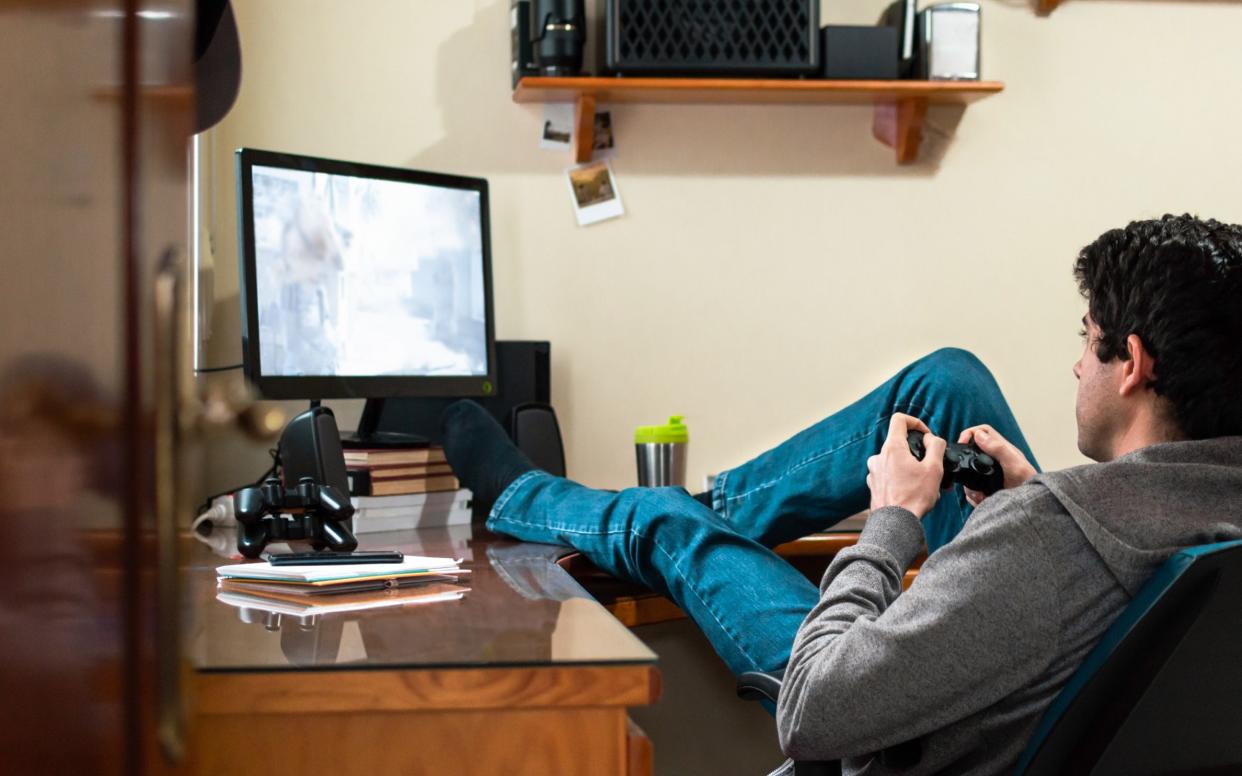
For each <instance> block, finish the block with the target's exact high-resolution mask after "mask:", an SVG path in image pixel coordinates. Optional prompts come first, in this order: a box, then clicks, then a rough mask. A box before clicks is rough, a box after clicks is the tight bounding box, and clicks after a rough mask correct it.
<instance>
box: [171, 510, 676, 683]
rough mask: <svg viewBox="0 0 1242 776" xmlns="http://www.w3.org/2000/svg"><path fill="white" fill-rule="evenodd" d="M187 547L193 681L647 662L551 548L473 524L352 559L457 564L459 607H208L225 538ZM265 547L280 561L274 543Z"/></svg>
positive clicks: (362, 543) (372, 542)
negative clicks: (196, 676)
mask: <svg viewBox="0 0 1242 776" xmlns="http://www.w3.org/2000/svg"><path fill="white" fill-rule="evenodd" d="M207 538H208V540H210V541H212V542H213V543H214V544H215V546H216V547H218V548H219V551H220V553H221V554H216V552H213V550H212V549H211V548H209V547H208V546H207V545H206V544H204V543H203V542H198V541H192V542H191V543H192V545H193V547H194V549H192V550H191V551H190V555H189V563H190V568H189V570H188V579H187V584H188V588H189V594H190V596H191V600H192V601H193V606H194V607H195V612H194V617H193V618H192V621H193V625H192V626H191V629H190V632H189V634H188V636H187V640H188V644H187V648H188V651H189V655H190V658H191V660H192V662H193V664H194V666H195V668H196V669H197V670H198V671H200V672H236V671H272V670H282V669H285V670H290V671H305V670H349V669H361V670H367V669H369V670H377V669H432V668H484V667H489V668H490V667H498V666H526V667H529V666H560V665H582V664H588V665H609V664H651V663H654V662H655V660H656V655H655V653H653V652H652V651H651V650H650V649H648V648H647V647H646V646H645V645H644V644H643V643H642V642H641V641H639V640H638V638H637V637H635V636H634V634H632V633H631V632H630V631H629V629H628V628H626V627H625V626H624V625H622V624H621V623H620V622H618V621H617V620H616V619H615V618H614V617H613V616H612V615H611V614H610V613H609V612H608V610H607V609H605V608H604V607H603V606H602V605H600V604H599V603H598V602H597V601H595V599H593V598H591V596H590V595H589V594H588V593H587V592H586V590H584V589H583V588H582V587H581V586H580V585H579V584H578V583H577V582H576V581H575V580H574V579H573V578H572V577H571V576H570V575H569V573H568V572H566V571H565V570H564V569H563V568H561V567H560V566H559V565H557V563H556V561H557V560H558V559H559V558H561V557H564V556H565V555H567V554H569V552H570V551H569V550H567V549H565V548H563V547H551V546H547V545H539V544H523V543H520V542H515V541H512V540H508V539H505V538H502V537H499V536H496V535H495V534H491V533H488V532H487V531H486V530H485V529H484V528H483V527H482V526H481V525H475V526H468V525H467V526H451V527H448V528H435V529H419V530H410V531H397V532H390V533H375V534H363V535H361V536H359V537H358V540H359V548H360V549H395V550H401V551H402V552H404V553H406V554H407V555H426V556H433V557H452V558H462V559H463V560H464V562H463V563H462V567H463V568H467V569H470V573H469V574H468V575H465V576H464V577H463V578H462V584H463V587H468V588H469V592H467V593H466V594H465V595H464V596H463V597H462V598H461V599H460V600H457V601H441V602H437V603H427V604H418V605H413V606H396V607H386V608H381V609H371V610H364V611H356V612H344V613H335V614H321V615H310V616H299V615H291V614H279V613H276V612H273V611H268V610H264V609H260V608H257V607H255V608H250V607H247V608H239V607H237V606H233V605H231V604H228V603H224V602H222V601H219V600H217V599H216V593H217V590H216V572H215V569H216V567H217V566H221V565H224V564H228V563H235V562H237V561H236V560H234V559H232V558H230V557H228V556H227V555H226V554H227V553H229V552H235V545H234V544H233V540H234V535H233V534H232V533H231V532H221V531H218V530H217V532H216V533H215V534H214V535H213V536H211V537H207ZM272 549H273V550H276V551H281V550H283V549H284V548H283V547H282V546H280V545H272Z"/></svg>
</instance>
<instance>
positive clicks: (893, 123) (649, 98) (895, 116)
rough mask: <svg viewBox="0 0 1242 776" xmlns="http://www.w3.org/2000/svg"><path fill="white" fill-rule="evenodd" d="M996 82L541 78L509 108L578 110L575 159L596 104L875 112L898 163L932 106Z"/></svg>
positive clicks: (979, 94) (967, 99)
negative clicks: (562, 105) (547, 105)
mask: <svg viewBox="0 0 1242 776" xmlns="http://www.w3.org/2000/svg"><path fill="white" fill-rule="evenodd" d="M1004 88H1005V85H1004V84H1002V83H1000V82H997V81H814V80H805V81H804V80H797V79H780V80H775V79H774V80H761V79H751V78H543V77H527V78H523V79H522V80H521V81H519V82H518V85H517V88H516V89H514V91H513V101H514V102H519V103H538V102H572V103H575V104H576V106H577V107H576V112H575V114H574V115H575V129H576V132H575V135H574V158H575V159H576V160H577V161H578V162H587V161H590V159H591V146H592V145H593V141H594V134H595V133H594V119H595V106H596V105H597V104H598V103H602V102H608V103H627V102H628V103H668V104H680V105H724V104H730V105H732V104H740V105H859V104H863V105H868V104H869V105H875V107H876V115H875V121H874V123H873V125H872V132H873V134H874V135H875V136H876V138H877V139H879V140H880V141H881V142H883V143H884V144H886V145H889V146H891V147H893V148H894V149H895V150H896V152H897V161H898V162H899V163H901V164H907V163H909V162H913V161H914V160H915V159H916V158H917V157H918V150H919V143H920V141H921V140H922V129H923V116H924V115H925V114H926V113H927V106H928V105H929V104H941V103H949V104H956V105H964V104H967V103H971V102H974V101H975V100H980V99H983V98H984V97H987V96H989V95H992V94H996V93H998V92H1000V91H1002V90H1003V89H1004Z"/></svg>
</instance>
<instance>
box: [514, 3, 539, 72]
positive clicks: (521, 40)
mask: <svg viewBox="0 0 1242 776" xmlns="http://www.w3.org/2000/svg"><path fill="white" fill-rule="evenodd" d="M509 47H510V49H511V52H512V53H511V60H510V70H511V71H512V73H511V74H512V76H513V87H514V88H515V89H516V88H517V85H518V81H520V80H522V79H523V78H525V77H526V76H528V75H539V68H538V67H536V66H535V54H534V50H533V49H532V47H531V45H530V0H510V2H509Z"/></svg>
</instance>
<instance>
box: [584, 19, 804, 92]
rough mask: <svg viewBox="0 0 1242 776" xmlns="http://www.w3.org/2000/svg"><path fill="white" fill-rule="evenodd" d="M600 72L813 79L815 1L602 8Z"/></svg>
mask: <svg viewBox="0 0 1242 776" xmlns="http://www.w3.org/2000/svg"><path fill="white" fill-rule="evenodd" d="M604 14H605V25H604V26H605V38H606V42H605V49H606V54H605V58H604V61H605V66H606V68H607V69H608V70H609V71H611V72H613V73H620V74H622V75H636V76H640V75H661V76H676V75H680V76H703V77H712V76H715V77H722V78H728V77H743V76H762V77H769V78H771V77H780V76H806V77H810V78H814V77H815V76H816V74H817V73H818V72H819V69H820V66H819V0H764V1H763V2H738V1H737V0H728V2H726V1H725V0H604Z"/></svg>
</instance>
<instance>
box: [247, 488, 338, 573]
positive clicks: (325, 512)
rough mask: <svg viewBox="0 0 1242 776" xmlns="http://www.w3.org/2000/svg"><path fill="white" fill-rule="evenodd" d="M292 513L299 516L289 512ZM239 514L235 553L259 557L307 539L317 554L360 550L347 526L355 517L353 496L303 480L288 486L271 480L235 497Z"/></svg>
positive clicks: (248, 556)
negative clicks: (280, 544) (277, 544)
mask: <svg viewBox="0 0 1242 776" xmlns="http://www.w3.org/2000/svg"><path fill="white" fill-rule="evenodd" d="M289 510H296V513H294V514H289V513H288V511H289ZM233 512H234V513H235V514H236V515H237V522H238V526H237V551H238V552H240V553H241V554H242V555H243V556H245V557H247V558H257V557H259V553H261V552H263V548H264V547H265V546H266V545H267V543H268V542H271V541H286V540H291V539H305V540H308V541H310V543H311V546H312V547H314V548H315V549H316V550H322V549H324V548H325V547H331V548H332V549H334V550H341V551H344V552H349V551H351V550H354V549H356V548H357V547H358V540H357V539H355V538H354V535H353V533H352V532H350V530H349V527H348V526H347V522H348V521H349V518H350V517H352V516H353V514H354V507H353V504H350V503H349V497H348V496H346V495H345V494H343V493H341V492H340V490H338V489H337V488H334V487H332V486H331V485H321V484H319V483H317V482H315V480H314V479H313V478H311V477H303V478H301V479H300V480H298V484H297V485H296V486H294V487H292V488H285V487H283V486H282V485H281V482H280V480H278V479H276V478H275V477H272V478H271V479H268V480H267V481H266V482H264V483H263V484H262V485H259V486H257V487H253V488H242V489H241V490H239V491H237V492H236V493H234V494H233Z"/></svg>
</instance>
